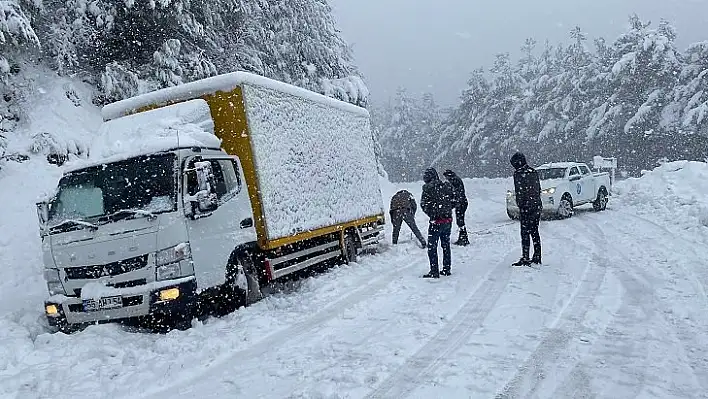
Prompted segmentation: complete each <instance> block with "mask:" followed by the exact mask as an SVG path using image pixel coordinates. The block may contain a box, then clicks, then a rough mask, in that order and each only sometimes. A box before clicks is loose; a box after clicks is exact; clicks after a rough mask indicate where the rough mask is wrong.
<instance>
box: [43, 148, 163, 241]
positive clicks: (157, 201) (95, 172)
mask: <svg viewBox="0 0 708 399" xmlns="http://www.w3.org/2000/svg"><path fill="white" fill-rule="evenodd" d="M175 158H176V157H175V155H174V154H172V153H169V154H158V155H147V156H141V157H135V158H131V159H128V160H125V161H119V162H113V163H107V164H102V165H98V166H92V167H89V168H86V169H81V170H77V171H74V172H71V173H69V174H67V175H66V176H64V177H62V178H61V180H60V181H59V188H58V192H57V195H56V197H55V200H54V201H53V202H52V203H51V205H50V210H49V225H50V226H51V225H57V224H60V223H62V222H65V221H67V220H72V221H92V222H93V221H96V220H98V219H99V218H101V217H104V216H107V215H112V214H115V213H116V212H119V213H121V211H128V212H123V213H125V214H126V215H127V216H130V215H133V216H135V215H141V214H142V213H136V212H129V211H143V213H149V214H154V213H162V212H171V211H174V210H176V209H177V193H176V185H175V167H176V166H175ZM106 221H110V220H109V219H107V220H106ZM67 226H74V227H76V226H78V227H81V226H83V225H81V224H77V223H71V224H67Z"/></svg>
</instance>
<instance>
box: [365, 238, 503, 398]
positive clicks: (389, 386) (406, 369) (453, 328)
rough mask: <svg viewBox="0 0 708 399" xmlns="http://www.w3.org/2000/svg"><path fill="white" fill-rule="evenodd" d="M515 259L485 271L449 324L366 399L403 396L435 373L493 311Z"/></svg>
mask: <svg viewBox="0 0 708 399" xmlns="http://www.w3.org/2000/svg"><path fill="white" fill-rule="evenodd" d="M515 256H516V251H514V252H511V253H509V254H508V255H507V256H505V257H504V260H503V261H502V262H501V263H499V264H497V266H496V267H495V268H494V269H492V270H490V271H489V272H487V274H486V275H485V276H484V278H483V279H481V280H480V282H479V283H478V284H477V286H476V287H475V288H474V290H473V293H472V295H471V297H470V299H468V300H467V302H465V304H464V305H463V306H462V308H461V309H460V311H458V312H457V313H456V314H455V315H454V316H453V317H452V319H451V320H450V322H449V323H448V324H447V325H446V326H445V327H443V328H441V329H440V330H439V332H438V333H437V334H436V335H435V336H434V337H433V338H431V339H430V340H429V341H428V343H427V344H425V345H424V346H423V347H422V348H421V349H420V350H418V351H417V352H416V353H415V354H413V355H412V356H411V357H409V358H408V359H407V360H406V362H405V363H404V364H403V365H402V366H401V368H400V369H399V371H398V372H397V373H395V374H393V375H391V376H389V377H388V378H387V379H385V380H384V381H382V382H381V383H380V384H379V386H378V387H377V388H376V389H375V390H374V391H372V392H371V393H369V395H367V396H366V397H367V398H391V397H403V396H406V395H407V394H409V393H410V392H412V391H413V390H414V389H415V388H416V387H418V385H419V383H420V380H421V379H422V378H423V377H425V376H427V375H429V374H430V373H432V372H434V370H435V369H436V367H437V366H438V365H439V364H440V363H441V362H442V361H444V360H446V359H447V358H448V356H449V355H450V354H452V353H454V352H455V351H457V350H458V349H459V348H460V347H461V346H463V345H464V344H465V343H467V341H468V339H469V337H470V335H472V334H473V333H474V332H475V331H476V330H477V329H479V328H480V327H481V325H482V322H483V321H484V319H485V318H486V317H487V315H488V314H489V313H490V312H491V311H492V309H493V308H494V305H495V304H496V303H497V301H498V300H499V298H500V297H501V295H502V293H503V292H504V288H505V287H506V286H507V284H508V282H509V278H510V276H511V270H512V268H511V266H509V265H510V264H511V263H512V262H513V261H514V260H515Z"/></svg>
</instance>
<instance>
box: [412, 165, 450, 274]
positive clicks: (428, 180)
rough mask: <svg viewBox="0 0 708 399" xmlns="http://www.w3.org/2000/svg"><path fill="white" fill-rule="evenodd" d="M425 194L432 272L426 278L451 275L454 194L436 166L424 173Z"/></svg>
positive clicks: (422, 200) (422, 204)
mask: <svg viewBox="0 0 708 399" xmlns="http://www.w3.org/2000/svg"><path fill="white" fill-rule="evenodd" d="M423 182H424V183H425V184H424V185H423V195H422V196H421V198H420V207H421V209H423V212H425V214H426V215H428V217H429V218H430V225H429V226H428V258H429V260H430V272H428V274H426V275H424V276H423V277H425V278H439V277H440V274H442V275H444V276H449V275H450V274H451V273H450V268H451V265H452V255H451V253H450V230H451V229H452V207H453V194H452V185H451V184H450V183H449V182H444V183H443V182H442V181H441V180H440V177H439V176H438V172H437V171H436V170H435V169H434V168H428V169H426V170H425V173H424V174H423ZM438 241H440V247H442V253H443V269H442V272H440V269H439V268H438Z"/></svg>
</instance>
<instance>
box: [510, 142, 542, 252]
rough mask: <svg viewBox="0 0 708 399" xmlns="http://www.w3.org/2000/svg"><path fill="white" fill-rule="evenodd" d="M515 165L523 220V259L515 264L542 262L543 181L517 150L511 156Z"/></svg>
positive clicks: (515, 179) (516, 185)
mask: <svg viewBox="0 0 708 399" xmlns="http://www.w3.org/2000/svg"><path fill="white" fill-rule="evenodd" d="M511 165H512V166H513V167H514V190H515V191H516V205H517V206H518V207H519V220H520V221H521V253H522V255H521V259H519V261H518V262H516V263H514V264H513V266H527V265H530V264H532V263H535V264H541V236H540V235H539V233H538V224H539V222H540V220H541V209H542V208H543V204H542V203H541V181H540V180H539V178H538V173H537V172H536V170H535V169H533V168H532V167H530V166H529V165H528V164H527V163H526V156H524V154H522V153H521V152H517V153H516V154H514V155H513V156H512V157H511ZM531 239H533V258H532V259H529V249H530V248H529V247H530V244H531V243H530V241H531Z"/></svg>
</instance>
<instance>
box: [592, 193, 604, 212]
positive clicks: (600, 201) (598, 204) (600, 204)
mask: <svg viewBox="0 0 708 399" xmlns="http://www.w3.org/2000/svg"><path fill="white" fill-rule="evenodd" d="M592 208H593V209H594V210H595V212H601V211H604V210H605V209H607V190H606V189H605V187H600V190H598V192H597V198H596V199H595V202H593V203H592Z"/></svg>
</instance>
